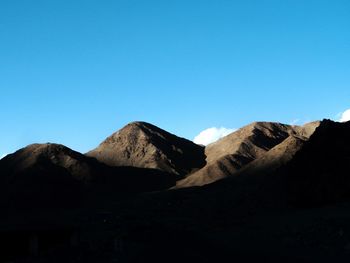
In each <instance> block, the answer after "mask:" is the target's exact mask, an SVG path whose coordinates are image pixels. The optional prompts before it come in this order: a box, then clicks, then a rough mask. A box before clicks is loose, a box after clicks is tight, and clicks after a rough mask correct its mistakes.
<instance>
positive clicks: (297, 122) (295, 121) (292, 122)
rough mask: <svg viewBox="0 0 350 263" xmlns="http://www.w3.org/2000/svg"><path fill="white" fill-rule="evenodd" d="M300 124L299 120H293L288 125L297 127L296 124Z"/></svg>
mask: <svg viewBox="0 0 350 263" xmlns="http://www.w3.org/2000/svg"><path fill="white" fill-rule="evenodd" d="M299 123H300V119H294V120H292V121H291V122H290V123H289V124H290V125H297V124H299Z"/></svg>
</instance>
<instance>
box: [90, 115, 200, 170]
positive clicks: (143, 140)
mask: <svg viewBox="0 0 350 263" xmlns="http://www.w3.org/2000/svg"><path fill="white" fill-rule="evenodd" d="M87 155H88V156H91V157H95V158H96V159H97V160H99V161H101V162H103V163H105V164H108V165H111V166H135V167H141V168H154V169H159V170H163V171H166V172H170V173H173V174H176V175H185V174H187V173H189V172H191V171H192V170H193V169H198V168H201V167H202V166H204V165H205V155H204V147H202V146H199V145H197V144H195V143H193V142H191V141H189V140H187V139H184V138H180V137H177V136H175V135H174V134H171V133H169V132H167V131H165V130H163V129H160V128H158V127H157V126H154V125H153V124H150V123H147V122H139V121H138V122H132V123H129V124H127V125H126V126H125V127H123V128H122V129H120V130H119V131H117V132H115V133H113V134H112V135H111V136H109V137H108V138H107V139H106V140H104V141H103V142H102V143H101V144H100V145H99V146H98V147H97V148H96V149H94V150H92V151H90V152H88V153H87Z"/></svg>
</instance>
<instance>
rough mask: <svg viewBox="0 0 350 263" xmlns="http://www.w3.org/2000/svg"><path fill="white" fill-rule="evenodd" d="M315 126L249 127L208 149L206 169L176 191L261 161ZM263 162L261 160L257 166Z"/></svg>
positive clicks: (260, 124) (256, 124)
mask: <svg viewBox="0 0 350 263" xmlns="http://www.w3.org/2000/svg"><path fill="white" fill-rule="evenodd" d="M318 125H319V122H312V123H308V124H306V125H304V126H291V125H286V124H281V123H274V122H254V123H251V124H249V125H247V126H245V127H243V128H241V129H239V130H238V131H236V132H233V133H231V134H229V135H227V136H225V137H224V138H222V139H220V140H219V141H217V142H215V143H212V144H210V145H208V146H207V147H206V149H205V153H206V156H207V158H206V161H207V165H206V166H205V167H204V168H202V169H200V170H198V171H197V172H195V173H193V174H191V175H189V176H188V177H186V178H185V179H183V180H180V181H179V182H177V187H189V186H200V185H205V184H209V183H212V182H215V181H217V180H219V179H222V178H225V177H227V176H230V175H232V174H234V173H236V172H237V171H238V170H239V169H241V168H242V167H244V166H245V165H247V164H248V163H250V162H252V161H254V160H256V159H259V158H261V157H263V156H264V155H265V154H266V153H267V152H268V151H270V150H271V149H272V148H274V147H275V146H276V145H279V144H280V143H282V142H283V141H284V140H286V139H287V138H289V137H290V136H297V137H300V139H301V140H306V139H307V138H308V137H309V136H310V135H311V134H312V133H313V132H314V130H315V129H316V127H317V126H318ZM275 154H276V153H275ZM275 158H279V157H278V155H275V156H272V157H270V160H274V159H275ZM264 161H265V162H266V160H265V159H264V160H262V161H261V162H264ZM253 165H254V163H253Z"/></svg>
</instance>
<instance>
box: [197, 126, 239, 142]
mask: <svg viewBox="0 0 350 263" xmlns="http://www.w3.org/2000/svg"><path fill="white" fill-rule="evenodd" d="M235 130H236V129H228V128H224V127H221V128H216V127H212V128H208V129H206V130H204V131H202V132H200V133H199V134H198V135H197V136H196V137H194V139H193V142H194V143H197V144H203V145H208V144H210V143H213V142H216V141H217V140H219V139H220V138H222V137H224V136H226V135H228V134H230V133H232V132H234V131H235Z"/></svg>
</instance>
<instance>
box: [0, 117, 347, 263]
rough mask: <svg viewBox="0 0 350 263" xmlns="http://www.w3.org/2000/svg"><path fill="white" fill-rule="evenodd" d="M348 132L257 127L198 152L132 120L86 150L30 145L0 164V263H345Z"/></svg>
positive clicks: (330, 127)
mask: <svg viewBox="0 0 350 263" xmlns="http://www.w3.org/2000/svg"><path fill="white" fill-rule="evenodd" d="M349 135H350V123H335V122H332V121H328V120H324V121H322V122H315V123H311V124H307V125H305V126H289V125H283V124H278V123H262V122H260V123H253V124H250V125H248V126H246V127H243V128H242V129H240V130H238V131H237V132H235V133H232V134H230V135H228V136H227V137H225V138H223V139H221V140H219V141H218V142H216V143H214V144H212V145H209V146H208V147H206V148H204V147H202V146H198V145H195V144H193V143H191V142H189V141H187V140H185V139H182V138H179V137H176V136H175V135H172V134H169V133H167V132H165V131H163V130H161V129H159V128H157V127H155V126H153V125H150V124H147V123H132V124H129V126H127V127H125V128H123V129H122V130H121V131H119V132H117V133H115V134H113V135H112V136H111V137H109V138H108V139H107V140H106V141H104V142H103V143H102V144H101V145H100V146H99V147H98V148H97V149H95V150H93V151H91V152H89V153H88V154H87V155H83V154H80V153H78V152H75V151H73V150H71V149H69V148H67V147H64V146H62V145H57V144H44V145H42V144H35V145H30V146H28V147H26V148H24V149H21V150H19V151H17V152H15V153H14V154H12V155H9V156H7V157H5V158H4V159H2V160H1V161H0V177H1V178H0V184H1V186H0V189H1V193H0V195H1V196H0V197H1V201H0V206H1V209H2V214H1V215H2V216H1V219H0V247H1V253H0V262H16V263H17V262H18V263H19V262H180V261H181V262H190V261H191V262H254V261H255V262H349V260H350V177H349V176H350V174H349V167H350V136H349ZM128 142H130V143H128ZM191 153H193V154H191Z"/></svg>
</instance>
